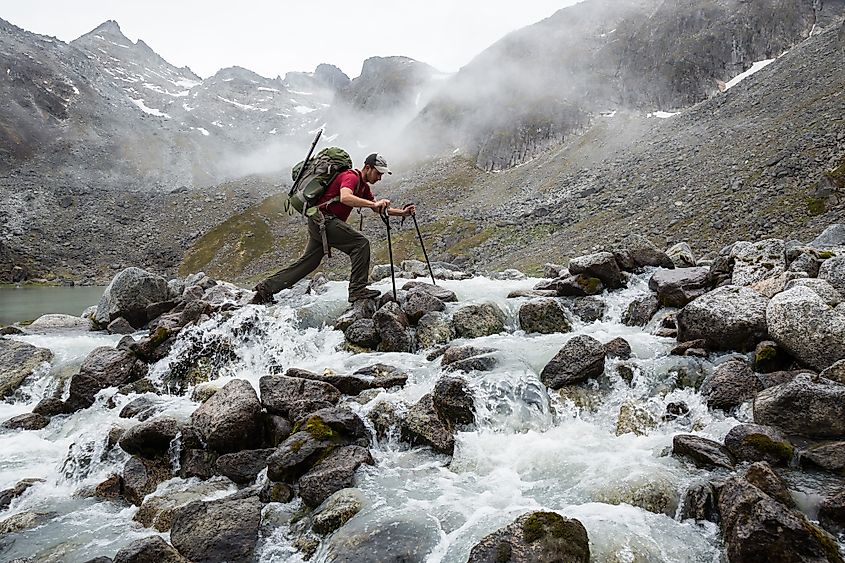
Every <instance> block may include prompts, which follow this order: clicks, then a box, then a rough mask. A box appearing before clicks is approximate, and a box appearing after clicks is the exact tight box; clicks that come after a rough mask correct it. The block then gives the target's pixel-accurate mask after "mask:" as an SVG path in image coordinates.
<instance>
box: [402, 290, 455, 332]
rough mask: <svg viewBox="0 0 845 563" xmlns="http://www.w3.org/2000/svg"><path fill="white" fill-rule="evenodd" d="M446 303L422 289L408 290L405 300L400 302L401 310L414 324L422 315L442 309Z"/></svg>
mask: <svg viewBox="0 0 845 563" xmlns="http://www.w3.org/2000/svg"><path fill="white" fill-rule="evenodd" d="M445 309H446V305H445V304H444V303H443V301H441V300H440V299H438V298H437V297H435V296H434V295H432V294H431V293H429V292H428V291H425V290H424V289H415V290H411V291H409V292H408V294H407V296H406V297H405V302H404V303H402V311H404V312H405V314H406V315H407V316H408V320H409V321H410V322H411V324H412V325H416V324H417V322H418V321H419V320H420V318H422V316H423V315H425V314H427V313H431V312H434V311H443V310H445Z"/></svg>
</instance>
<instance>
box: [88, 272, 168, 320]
mask: <svg viewBox="0 0 845 563" xmlns="http://www.w3.org/2000/svg"><path fill="white" fill-rule="evenodd" d="M167 298H168V289H167V280H165V279H164V278H162V277H161V276H157V275H155V274H151V273H149V272H146V271H144V270H142V269H140V268H127V269H125V270H123V271H122V272H120V273H118V274H117V275H116V276H115V277H114V279H112V281H111V283H110V284H109V285H108V287H106V290H105V292H104V293H103V297H102V298H101V299H100V304H99V305H98V306H97V313H96V317H95V318H96V321H97V322H98V323H99V324H100V325H102V326H106V325H108V324H109V323H110V322H111V321H113V320H115V319H116V318H118V317H123V318H124V319H126V320H127V321H129V323H130V324H131V325H132V326H133V327H135V328H141V327H142V326H143V325H144V324H145V323H146V322H147V321H148V320H150V319H148V318H147V306H149V305H152V304H153V303H159V302H161V301H167Z"/></svg>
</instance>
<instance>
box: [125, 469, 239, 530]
mask: <svg viewBox="0 0 845 563" xmlns="http://www.w3.org/2000/svg"><path fill="white" fill-rule="evenodd" d="M234 488H235V486H234V484H233V483H232V482H231V481H229V480H228V479H223V478H220V477H217V478H214V479H211V480H208V481H203V482H200V483H191V484H188V485H187V487H185V488H179V489H178V490H173V491H167V492H165V493H160V494H156V495H149V496H148V497H147V498H145V499H144V502H143V503H142V504H141V507H140V508H138V512H136V513H135V516H133V517H132V519H133V520H135V521H136V522H140V523H141V524H143V525H144V526H146V527H147V528H153V529H155V530H158V531H159V532H167V531H168V530H170V527H171V525H172V524H173V513H174V512H175V511H176V510H177V509H178V508H181V507H183V506H186V505H188V504H190V503H192V502H196V501H198V500H203V499H206V498H209V497H214V496H220V495H223V494H225V493H227V492H233V490H234Z"/></svg>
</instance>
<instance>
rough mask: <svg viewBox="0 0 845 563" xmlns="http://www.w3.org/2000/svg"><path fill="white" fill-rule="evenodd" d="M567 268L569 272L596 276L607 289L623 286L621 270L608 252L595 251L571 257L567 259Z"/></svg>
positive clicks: (623, 279)
mask: <svg viewBox="0 0 845 563" xmlns="http://www.w3.org/2000/svg"><path fill="white" fill-rule="evenodd" d="M568 270H569V273H570V274H574V275H579V274H583V275H585V276H587V277H590V278H598V279H600V280H601V282H602V284H604V286H605V287H606V288H608V289H618V288H620V287H624V286H625V278H624V277H623V275H622V271H621V270H620V269H619V265H618V264H617V263H616V259H615V258H614V257H613V254H612V253H610V252H597V253H595V254H589V255H586V256H579V257H577V258H573V259H572V260H570V261H569V267H568Z"/></svg>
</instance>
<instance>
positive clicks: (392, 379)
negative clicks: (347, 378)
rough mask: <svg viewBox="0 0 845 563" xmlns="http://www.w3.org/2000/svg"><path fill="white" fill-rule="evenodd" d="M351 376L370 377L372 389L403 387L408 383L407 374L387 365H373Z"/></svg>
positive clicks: (356, 371)
mask: <svg viewBox="0 0 845 563" xmlns="http://www.w3.org/2000/svg"><path fill="white" fill-rule="evenodd" d="M353 375H356V376H363V377H371V378H372V380H371V382H370V383H371V386H372V387H373V388H374V389H391V388H393V387H403V386H404V385H405V383H407V382H408V374H407V373H405V372H403V371H402V370H401V369H399V368H397V367H394V366H389V365H387V364H373V365H371V366H366V367H363V368H361V369H358V370H355V373H354V374H353Z"/></svg>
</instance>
